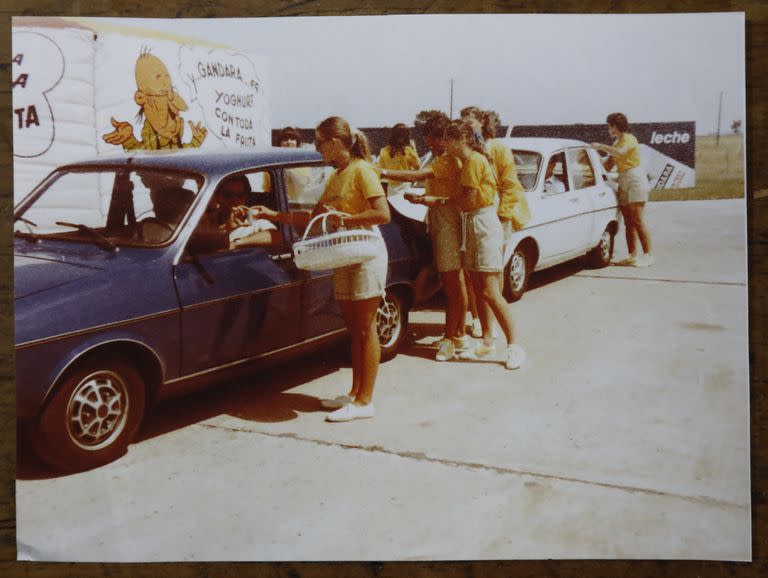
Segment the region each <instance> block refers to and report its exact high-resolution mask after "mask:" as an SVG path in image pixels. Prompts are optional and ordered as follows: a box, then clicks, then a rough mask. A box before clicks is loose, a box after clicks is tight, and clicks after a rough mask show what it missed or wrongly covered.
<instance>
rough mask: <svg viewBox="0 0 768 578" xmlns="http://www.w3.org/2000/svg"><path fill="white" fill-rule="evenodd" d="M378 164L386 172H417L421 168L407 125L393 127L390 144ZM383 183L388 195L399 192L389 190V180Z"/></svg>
mask: <svg viewBox="0 0 768 578" xmlns="http://www.w3.org/2000/svg"><path fill="white" fill-rule="evenodd" d="M378 164H379V166H380V167H381V168H382V169H384V170H395V171H415V170H417V169H418V168H419V166H420V165H421V161H420V160H419V155H417V154H416V150H415V149H414V148H413V147H412V146H411V133H410V131H409V130H408V127H407V126H406V125H405V124H403V123H398V124H396V125H395V126H393V127H392V131H391V132H390V135H389V144H388V145H387V146H385V147H384V148H383V149H381V152H380V153H379V163H378ZM383 182H384V184H385V187H384V189H385V190H386V191H387V195H391V194H393V193H395V192H397V191H394V190H390V189H389V187H390V186H391V185H390V184H389V180H388V179H383ZM393 188H394V187H393Z"/></svg>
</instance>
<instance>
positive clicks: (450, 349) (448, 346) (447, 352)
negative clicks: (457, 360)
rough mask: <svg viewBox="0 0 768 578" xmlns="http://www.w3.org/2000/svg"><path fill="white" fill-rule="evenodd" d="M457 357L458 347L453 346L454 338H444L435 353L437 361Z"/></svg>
mask: <svg viewBox="0 0 768 578" xmlns="http://www.w3.org/2000/svg"><path fill="white" fill-rule="evenodd" d="M454 357H456V348H455V347H454V346H453V340H451V339H443V340H442V341H441V342H440V347H439V348H438V350H437V355H435V360H436V361H449V360H451V359H453V358H454Z"/></svg>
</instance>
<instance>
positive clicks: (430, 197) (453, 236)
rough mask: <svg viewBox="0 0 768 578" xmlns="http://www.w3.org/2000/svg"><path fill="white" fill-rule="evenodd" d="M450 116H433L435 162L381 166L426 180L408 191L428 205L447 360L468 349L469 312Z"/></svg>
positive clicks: (394, 174)
mask: <svg viewBox="0 0 768 578" xmlns="http://www.w3.org/2000/svg"><path fill="white" fill-rule="evenodd" d="M449 123H450V120H449V119H448V116H447V115H445V114H443V113H437V114H435V115H434V116H432V117H430V119H429V120H428V121H427V123H426V125H425V138H426V141H427V144H428V145H429V148H430V149H431V150H432V162H431V163H430V164H429V165H427V166H426V167H424V168H422V169H419V170H417V171H402V170H390V169H384V170H382V177H386V178H389V179H391V180H392V181H426V190H425V194H424V195H413V194H412V195H408V194H407V195H406V199H407V200H408V201H410V202H412V203H418V204H422V205H426V206H427V207H429V213H428V217H427V219H428V222H429V233H430V236H431V237H432V246H433V249H434V254H435V263H436V265H437V271H438V272H439V273H440V278H441V280H442V282H443V288H444V289H445V296H446V300H447V302H448V303H447V306H446V311H445V335H444V338H443V340H442V341H441V342H440V345H439V346H438V350H437V355H436V357H435V359H436V360H437V361H448V360H449V359H453V358H454V357H455V356H456V352H457V351H461V350H464V349H466V347H467V345H468V343H467V341H468V338H467V336H466V332H465V329H464V318H465V316H466V313H467V288H466V285H465V284H464V276H463V275H462V272H461V213H460V211H459V209H458V207H457V205H456V203H455V202H454V199H455V197H456V196H457V194H458V192H459V191H460V186H459V178H460V176H461V166H460V165H459V162H458V160H457V159H456V158H455V157H452V156H450V155H448V154H446V153H445V131H446V129H447V128H448V124H449Z"/></svg>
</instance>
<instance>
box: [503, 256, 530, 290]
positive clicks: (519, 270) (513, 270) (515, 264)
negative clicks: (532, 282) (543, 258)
mask: <svg viewBox="0 0 768 578" xmlns="http://www.w3.org/2000/svg"><path fill="white" fill-rule="evenodd" d="M530 276H531V265H530V260H529V258H528V253H527V252H526V251H525V249H524V248H523V247H521V246H520V245H518V246H517V247H515V251H514V253H512V256H511V257H510V258H509V263H508V264H507V267H506V269H505V270H504V297H506V299H507V301H510V302H513V301H519V300H520V299H521V298H522V296H523V294H524V293H525V290H526V289H527V288H528V278H529V277H530Z"/></svg>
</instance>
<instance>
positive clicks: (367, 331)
mask: <svg viewBox="0 0 768 578" xmlns="http://www.w3.org/2000/svg"><path fill="white" fill-rule="evenodd" d="M315 147H316V148H317V150H318V151H319V152H320V154H321V155H322V156H323V160H324V161H325V162H326V163H328V164H330V165H332V166H333V167H334V168H335V169H336V170H335V171H334V172H333V173H332V174H331V176H330V177H329V178H328V182H327V183H326V187H325V191H324V192H323V194H322V196H321V197H320V200H319V201H318V203H317V206H316V207H315V209H314V211H313V212H312V214H311V215H308V214H307V213H290V212H278V211H273V210H271V209H268V208H266V207H259V216H263V217H265V218H268V219H271V220H275V221H280V222H283V223H290V224H294V225H299V226H301V225H304V226H306V225H307V224H308V223H309V221H310V219H311V218H312V217H314V216H315V215H318V214H320V213H323V212H326V210H327V208H331V209H334V210H337V211H340V212H343V213H348V216H344V217H340V216H338V215H331V216H329V217H328V225H329V226H330V227H337V226H339V225H342V224H343V225H344V226H346V227H351V228H367V229H370V228H373V227H375V226H376V225H382V224H384V223H387V222H389V219H390V215H389V204H388V203H387V200H386V197H385V194H384V189H383V188H382V186H381V182H380V181H379V175H378V172H377V171H376V169H375V167H374V166H373V165H372V164H371V163H370V162H369V159H370V151H369V148H368V140H367V139H366V137H365V135H364V134H363V133H362V132H360V131H358V130H355V129H352V128H350V126H349V123H348V122H347V121H346V120H344V119H343V118H341V117H338V116H332V117H330V118H327V119H325V120H324V121H323V122H321V123H320V124H319V125H318V127H317V129H315ZM387 264H388V258H387V253H386V251H383V252H382V253H381V254H380V255H378V256H376V257H375V258H373V259H371V260H370V261H367V262H365V263H362V264H360V265H351V266H348V267H343V268H340V269H336V270H335V271H334V275H333V289H334V296H335V297H336V299H337V300H338V301H339V305H340V307H341V312H342V315H343V316H344V320H345V322H346V325H347V329H348V330H349V333H350V335H351V338H352V387H351V389H350V391H349V393H348V394H347V395H341V396H339V397H337V398H335V399H332V400H324V401H323V406H324V407H326V408H328V409H335V410H336V411H333V412H331V413H329V414H328V415H327V416H326V419H327V420H328V421H350V420H353V419H361V418H369V417H373V416H374V407H373V388H374V384H375V383H376V375H377V373H378V370H379V361H380V359H381V348H380V345H379V338H378V334H377V332H376V311H377V309H378V304H379V301H380V300H381V298H382V297H383V295H384V287H385V283H386V278H387Z"/></svg>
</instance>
